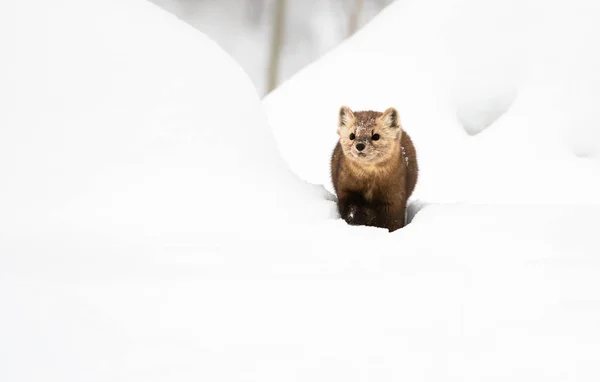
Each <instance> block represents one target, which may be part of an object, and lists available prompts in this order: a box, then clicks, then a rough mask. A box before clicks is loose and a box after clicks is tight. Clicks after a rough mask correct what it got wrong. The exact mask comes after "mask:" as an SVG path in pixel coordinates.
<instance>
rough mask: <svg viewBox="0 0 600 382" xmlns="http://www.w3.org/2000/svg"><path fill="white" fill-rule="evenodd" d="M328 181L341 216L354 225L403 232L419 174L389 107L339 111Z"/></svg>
mask: <svg viewBox="0 0 600 382" xmlns="http://www.w3.org/2000/svg"><path fill="white" fill-rule="evenodd" d="M337 132H338V135H339V136H340V138H339V142H338V144H337V145H336V146H335V149H334V150H333V155H332V157H331V177H332V180H333V187H334V190H335V192H336V194H337V198H338V203H337V204H338V210H339V213H340V215H341V217H342V218H343V219H344V220H345V221H346V222H347V223H348V224H352V225H367V226H375V227H381V228H387V229H388V230H389V231H390V232H392V231H395V230H397V229H398V228H402V227H404V220H405V215H406V201H407V200H408V198H409V197H410V195H411V194H412V192H413V190H414V188H415V185H416V183H417V178H418V174H419V166H418V164H417V153H416V150H415V147H414V146H413V143H412V140H411V139H410V137H409V136H408V134H406V132H405V131H403V129H402V126H401V125H400V117H399V115H398V111H397V110H396V109H394V108H393V107H391V108H389V109H387V110H386V111H384V112H383V113H381V112H376V111H357V112H353V111H352V110H350V108H349V107H347V106H343V107H342V108H341V109H340V111H339V122H338V130H337Z"/></svg>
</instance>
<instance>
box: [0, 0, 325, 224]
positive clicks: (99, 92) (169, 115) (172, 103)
mask: <svg viewBox="0 0 600 382" xmlns="http://www.w3.org/2000/svg"><path fill="white" fill-rule="evenodd" d="M38 3H39V4H38ZM140 3H141V2H139V1H124V2H116V1H109V2H101V1H83V2H82V1H68V0H60V1H56V2H52V3H48V2H45V1H39V2H36V3H35V7H36V10H35V12H31V11H30V10H31V7H33V5H31V4H28V5H24V4H20V3H6V4H2V9H1V11H0V14H1V16H0V18H2V20H1V25H2V26H1V28H2V30H1V36H2V37H1V38H2V40H3V42H2V46H3V47H4V48H3V49H4V52H3V57H4V58H3V59H2V61H1V62H0V83H1V84H2V89H1V90H0V97H1V101H2V103H3V105H4V107H3V108H2V112H0V124H1V126H2V128H1V130H0V173H1V174H2V177H1V180H0V210H2V211H3V213H2V217H0V227H4V229H5V230H6V229H9V228H14V227H15V224H17V223H18V224H17V225H23V226H28V225H32V224H33V223H35V224H33V225H40V224H41V227H42V228H40V229H41V230H42V231H46V230H48V227H47V226H44V224H46V225H48V226H54V225H55V224H57V223H58V222H61V224H63V223H64V224H67V225H68V226H71V228H69V229H74V230H88V231H90V230H91V231H113V232H123V231H122V229H123V228H126V229H127V230H128V231H127V232H128V233H127V235H131V234H132V232H133V231H135V230H137V231H140V232H141V233H144V234H146V235H153V234H159V233H164V232H167V231H171V232H176V233H178V234H182V233H183V232H188V233H189V234H190V235H197V234H199V233H202V234H206V233H207V232H208V231H215V232H220V231H223V230H226V231H228V232H231V231H236V230H237V231H239V230H241V227H243V226H244V225H248V223H249V222H254V223H256V222H257V221H259V222H261V224H263V223H264V224H269V223H274V222H278V224H280V222H281V220H282V219H286V217H291V216H293V219H294V220H295V221H302V219H303V216H308V215H310V214H313V215H318V214H319V212H318V211H328V209H327V207H326V206H321V207H320V208H311V207H309V205H310V203H312V202H311V200H312V201H318V200H319V199H323V195H324V193H323V192H320V193H319V191H318V190H315V189H314V188H310V187H309V186H307V185H304V184H301V183H300V182H299V181H298V180H296V178H295V177H294V176H293V175H291V173H290V172H289V171H288V170H287V168H286V166H285V164H284V162H283V160H282V159H281V157H280V155H279V153H278V152H277V149H276V146H275V141H274V140H273V137H272V134H271V132H270V130H269V128H268V126H267V123H266V118H265V116H264V112H263V111H262V110H261V105H260V102H259V98H258V96H257V94H256V92H255V90H254V88H253V87H252V85H251V82H250V81H249V79H248V78H247V76H246V75H245V74H244V73H243V71H242V70H241V69H240V68H239V66H238V65H237V64H236V63H235V62H234V61H233V60H232V59H230V58H229V57H228V56H227V55H226V54H225V53H224V52H223V51H222V50H221V49H220V48H219V47H218V46H216V44H214V43H213V42H211V41H209V40H208V39H207V38H206V37H205V36H203V35H201V34H199V33H196V32H195V31H194V30H193V29H192V28H191V27H188V26H186V25H184V24H183V23H181V22H179V21H178V20H176V19H175V18H174V17H172V16H170V15H168V14H167V13H166V12H162V11H160V10H159V9H157V8H156V7H155V6H152V5H148V4H143V3H142V4H140ZM266 205H269V206H270V207H269V208H265V207H264V206H266ZM234 211H235V213H234ZM322 216H328V213H327V214H322ZM313 217H315V216H313ZM41 220H44V221H45V223H39V224H38V222H40V221H41ZM119 227H120V228H119ZM19 229H20V228H19ZM52 229H54V228H52Z"/></svg>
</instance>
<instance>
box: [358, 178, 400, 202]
mask: <svg viewBox="0 0 600 382" xmlns="http://www.w3.org/2000/svg"><path fill="white" fill-rule="evenodd" d="M391 180H392V179H381V178H379V177H363V178H359V179H356V180H355V182H354V186H355V187H354V188H355V191H356V192H358V193H360V194H361V195H362V197H363V198H364V199H365V200H366V201H369V202H371V201H374V200H381V199H386V198H387V197H388V196H389V194H390V190H389V186H390V181H391Z"/></svg>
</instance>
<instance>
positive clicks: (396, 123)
mask: <svg viewBox="0 0 600 382" xmlns="http://www.w3.org/2000/svg"><path fill="white" fill-rule="evenodd" d="M379 120H380V121H381V123H382V124H383V126H384V127H400V116H399V115H398V110H396V109H394V108H393V107H390V108H389V109H387V110H386V111H384V112H383V114H382V115H381V117H379Z"/></svg>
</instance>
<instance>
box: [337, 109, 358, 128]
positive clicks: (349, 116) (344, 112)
mask: <svg viewBox="0 0 600 382" xmlns="http://www.w3.org/2000/svg"><path fill="white" fill-rule="evenodd" d="M353 119H354V113H353V112H352V110H350V108H349V107H348V106H342V107H341V108H340V113H339V120H338V127H342V126H346V127H350V124H351V123H352V120H353Z"/></svg>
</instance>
